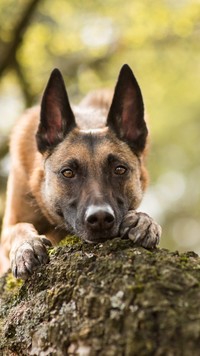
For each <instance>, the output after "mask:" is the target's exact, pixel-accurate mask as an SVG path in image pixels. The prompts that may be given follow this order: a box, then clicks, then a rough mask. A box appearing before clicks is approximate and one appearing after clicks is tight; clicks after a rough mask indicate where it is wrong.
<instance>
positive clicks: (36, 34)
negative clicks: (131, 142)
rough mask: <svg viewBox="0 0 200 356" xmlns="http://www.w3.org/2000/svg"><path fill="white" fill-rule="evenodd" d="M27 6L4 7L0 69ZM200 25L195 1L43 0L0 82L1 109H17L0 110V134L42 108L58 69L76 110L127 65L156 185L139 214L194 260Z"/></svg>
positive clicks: (199, 224)
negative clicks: (38, 104)
mask: <svg viewBox="0 0 200 356" xmlns="http://www.w3.org/2000/svg"><path fill="white" fill-rule="evenodd" d="M29 3H30V1H29ZM26 6H27V1H26V0H20V1H18V2H17V6H16V2H15V1H14V0H2V1H1V4H0V65H1V58H3V54H4V53H5V51H6V50H7V49H8V48H9V46H10V43H12V41H13V39H14V38H15V35H16V32H15V28H16V25H17V23H18V22H19V20H20V18H21V17H22V15H23V12H24V9H25V8H26ZM199 23H200V3H199V1H198V0H179V1H172V0H148V1H147V0H145V1H140V0H135V1H132V2H130V1H129V2H128V1H122V0H108V1H106V2H105V1H104V2H103V1H100V0H96V1H91V0H86V1H84V3H80V2H79V1H77V0H75V1H72V0H70V1H66V0H58V1H50V0H43V1H40V2H39V4H38V6H37V8H36V10H35V11H34V13H33V16H32V17H31V19H30V20H29V22H28V24H27V26H26V28H25V29H24V31H23V36H22V41H21V42H19V45H18V47H17V50H16V52H15V54H14V56H13V57H14V58H13V57H12V61H10V63H8V64H9V65H8V67H7V68H6V70H5V71H4V72H3V74H2V78H1V79H2V80H1V83H0V84H1V86H0V93H1V96H2V98H4V100H3V101H4V102H5V103H8V102H9V101H11V100H12V104H13V111H8V110H7V111H6V109H5V108H3V109H2V108H1V109H0V117H1V118H0V129H1V127H3V124H2V122H3V121H4V125H5V119H4V117H5V113H6V117H8V119H9V118H10V117H11V118H15V117H16V112H17V113H18V112H19V111H20V110H21V107H22V106H26V105H27V104H32V103H34V102H35V101H37V100H38V98H39V97H40V96H41V93H42V91H43V88H44V86H45V84H46V82H47V79H48V77H49V73H50V72H51V70H52V69H53V68H54V67H59V68H60V69H61V70H62V72H63V74H64V77H65V80H66V85H67V89H68V92H69V95H70V98H71V99H72V100H74V101H75V102H76V101H78V100H79V99H80V98H81V97H82V96H83V95H84V94H85V93H86V92H88V91H89V90H92V89H96V88H98V87H106V86H109V87H113V86H114V83H115V81H116V78H117V75H118V72H119V69H120V67H121V65H122V64H123V63H125V62H127V63H129V64H130V66H131V67H132V69H133V71H134V73H135V74H136V77H137V79H138V81H139V83H140V85H141V88H142V91H143V95H144V99H145V103H146V108H147V112H148V117H149V118H148V125H149V127H150V132H151V151H150V152H151V153H150V155H149V161H148V162H149V163H148V166H149V170H150V176H151V185H150V188H149V190H148V192H147V194H146V198H145V200H144V204H143V206H142V208H141V209H144V210H145V211H147V212H149V213H150V214H152V215H153V216H154V217H155V218H156V219H157V220H159V221H160V223H161V224H162V225H163V242H162V246H166V247H170V248H174V247H176V248H178V249H183V250H185V249H188V248H190V249H195V250H196V251H197V252H200V242H199V231H200V219H199V211H200V185H199V178H200V168H199V155H200V145H199V128H200V121H199V111H200V109H199V77H200V65H199V63H200V51H199V50H200V31H199ZM9 68H10V69H9ZM5 98H6V99H5ZM7 98H8V99H7ZM13 98H15V101H13ZM19 103H20V104H19ZM5 105H6V107H7V106H8V104H5ZM1 107H2V105H1ZM8 121H9V122H10V121H12V120H11V119H9V120H8ZM13 121H14V119H13ZM0 168H1V167H0ZM188 232H190V233H188ZM188 236H191V239H190V240H189V239H188Z"/></svg>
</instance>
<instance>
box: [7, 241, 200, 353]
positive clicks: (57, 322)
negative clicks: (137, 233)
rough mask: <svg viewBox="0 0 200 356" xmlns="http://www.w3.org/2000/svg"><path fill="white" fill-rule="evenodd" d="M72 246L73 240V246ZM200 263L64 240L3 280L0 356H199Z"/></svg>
mask: <svg viewBox="0 0 200 356" xmlns="http://www.w3.org/2000/svg"><path fill="white" fill-rule="evenodd" d="M70 239H71V240H70ZM199 281H200V258H199V257H198V255H196V254H195V253H193V252H189V253H185V254H179V253H178V252H174V253H172V252H169V251H167V250H164V249H157V250H154V251H148V250H145V249H143V248H137V247H134V246H133V244H132V242H131V241H128V240H121V239H118V238H116V239H113V240H110V241H106V242H105V243H102V244H97V245H89V244H85V243H83V242H81V241H80V240H79V239H77V238H73V239H72V238H69V237H68V238H67V239H66V240H65V242H64V243H63V244H62V246H59V247H57V248H54V249H53V253H52V252H51V253H50V262H49V264H48V265H46V266H42V267H40V268H38V269H37V270H36V271H35V273H34V274H33V276H31V277H30V278H29V279H28V280H27V281H25V282H18V281H15V280H14V279H13V278H12V277H11V275H10V274H7V275H6V276H4V277H3V278H1V280H0V290H1V292H0V293H1V294H0V355H1V354H2V355H52V356H53V355H56V356H59V355H84V356H86V355H102V356H104V355H108V356H112V355H113V356H116V355H117V356H118V355H119V356H122V355H125V356H134V355H137V356H138V355H139V356H142V355H181V356H182V355H188V356H189V355H191V354H192V355H193V356H194V355H199V345H200V306H199V297H200V286H199Z"/></svg>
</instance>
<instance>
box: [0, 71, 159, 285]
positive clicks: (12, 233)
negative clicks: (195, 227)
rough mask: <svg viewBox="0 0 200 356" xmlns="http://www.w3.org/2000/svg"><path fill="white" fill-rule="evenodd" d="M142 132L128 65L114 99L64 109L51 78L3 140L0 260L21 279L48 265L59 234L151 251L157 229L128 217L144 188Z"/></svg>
mask: <svg viewBox="0 0 200 356" xmlns="http://www.w3.org/2000/svg"><path fill="white" fill-rule="evenodd" d="M147 135H148V131H147V126H146V123H145V119H144V105H143V99H142V94H141V91H140V88H139V85H138V83H137V81H136V79H135V77H134V75H133V73H132V71H131V69H130V67H129V66H128V65H124V66H123V67H122V69H121V71H120V74H119V78H118V81H117V84H116V87H115V91H114V94H113V95H112V93H111V92H109V91H106V90H103V91H97V92H93V93H91V94H89V95H88V96H87V97H86V98H85V99H84V100H83V101H82V102H81V103H80V105H79V106H77V107H71V106H70V103H69V99H68V95H67V92H66V89H65V84H64V81H63V78H62V75H61V73H60V71H59V70H58V69H54V70H53V72H52V73H51V76H50V79H49V81H48V84H47V87H46V89H45V91H44V94H43V98H42V103H41V108H37V107H36V108H32V109H30V110H29V111H27V112H26V114H25V115H24V116H23V117H22V118H21V119H20V120H19V122H18V123H17V125H16V127H15V129H14V131H13V134H12V137H11V145H10V146H11V147H10V148H11V159H12V163H11V171H10V176H9V180H8V189H7V202H6V211H5V216H4V220H3V229H2V238H1V253H2V254H3V256H4V267H2V271H4V270H5V269H6V268H7V264H6V261H9V259H10V263H11V268H12V271H13V274H14V276H16V277H19V278H23V279H26V278H27V277H28V276H29V275H30V274H31V273H32V272H33V270H34V269H35V267H37V266H38V265H40V264H41V263H46V262H47V261H48V252H47V246H49V245H51V244H53V245H54V244H56V243H58V242H59V241H60V240H61V239H62V238H63V237H64V236H65V235H66V234H67V233H68V234H69V233H71V234H76V235H78V236H79V237H80V238H82V239H83V240H85V241H87V242H89V243H97V242H103V241H105V240H107V239H111V238H113V237H116V236H122V237H128V238H130V239H132V240H133V242H134V243H136V244H137V245H140V246H144V247H147V248H153V247H155V246H156V245H157V244H158V242H159V238H160V235H161V228H160V226H159V225H158V224H157V223H156V222H155V221H154V220H153V219H152V218H151V217H149V216H148V215H147V214H144V213H140V212H136V209H137V207H138V206H139V204H140V202H141V199H142V196H143V192H144V190H145V187H146V184H147V173H146V170H145V167H144V154H145V148H146V143H147Z"/></svg>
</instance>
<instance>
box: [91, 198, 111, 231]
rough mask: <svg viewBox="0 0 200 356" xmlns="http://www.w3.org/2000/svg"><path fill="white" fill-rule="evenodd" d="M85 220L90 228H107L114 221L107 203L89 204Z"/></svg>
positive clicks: (109, 227) (99, 229)
mask: <svg viewBox="0 0 200 356" xmlns="http://www.w3.org/2000/svg"><path fill="white" fill-rule="evenodd" d="M85 222H86V224H87V226H88V227H89V228H90V229H92V230H96V231H97V230H98V231H101V230H109V229H111V228H112V227H113V225H114V222H115V215H114V211H113V209H112V208H111V207H110V206H109V205H108V204H105V205H90V206H89V207H88V208H87V210H86V214H85Z"/></svg>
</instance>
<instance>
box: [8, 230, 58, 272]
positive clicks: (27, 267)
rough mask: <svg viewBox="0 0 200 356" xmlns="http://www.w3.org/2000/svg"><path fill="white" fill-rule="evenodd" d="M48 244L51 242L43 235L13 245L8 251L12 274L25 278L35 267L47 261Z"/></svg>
mask: <svg viewBox="0 0 200 356" xmlns="http://www.w3.org/2000/svg"><path fill="white" fill-rule="evenodd" d="M50 246H52V244H51V242H50V241H49V240H47V239H46V238H45V236H37V237H34V238H32V239H28V240H26V241H24V242H22V243H21V244H19V245H15V246H13V248H12V250H11V253H10V260H11V269H12V273H13V275H14V276H15V277H16V278H22V279H26V278H28V277H29V276H30V275H31V274H32V273H33V271H34V269H35V268H36V267H38V266H39V265H41V264H45V263H47V262H49V256H48V251H47V247H50Z"/></svg>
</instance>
